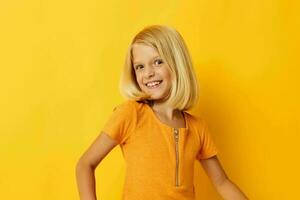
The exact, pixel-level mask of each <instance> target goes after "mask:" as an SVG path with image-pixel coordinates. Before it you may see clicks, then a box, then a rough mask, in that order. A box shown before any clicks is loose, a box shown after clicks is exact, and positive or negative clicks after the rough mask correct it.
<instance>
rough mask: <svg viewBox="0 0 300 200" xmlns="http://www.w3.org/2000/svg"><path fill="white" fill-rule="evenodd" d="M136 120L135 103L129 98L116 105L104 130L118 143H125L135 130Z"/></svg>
mask: <svg viewBox="0 0 300 200" xmlns="http://www.w3.org/2000/svg"><path fill="white" fill-rule="evenodd" d="M135 122H136V111H135V107H134V105H133V103H132V102H130V101H129V100H128V101H126V102H123V103H122V104H119V105H117V106H116V107H114V109H113V112H112V114H111V115H110V117H109V119H108V120H107V121H106V123H105V124H104V127H103V128H102V131H103V132H104V133H105V134H107V135H108V136H110V137H111V138H112V139H114V140H116V141H117V142H118V144H123V143H125V142H126V141H127V140H128V138H129V137H130V135H131V133H132V131H133V130H134V127H135Z"/></svg>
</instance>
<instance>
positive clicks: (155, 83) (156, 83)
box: [146, 81, 159, 86]
mask: <svg viewBox="0 0 300 200" xmlns="http://www.w3.org/2000/svg"><path fill="white" fill-rule="evenodd" d="M158 84H159V81H155V82H151V83H147V84H146V85H147V86H154V85H158Z"/></svg>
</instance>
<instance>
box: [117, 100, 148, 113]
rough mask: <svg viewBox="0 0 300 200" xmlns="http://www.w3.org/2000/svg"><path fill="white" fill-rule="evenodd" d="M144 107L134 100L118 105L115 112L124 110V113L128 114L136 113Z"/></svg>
mask: <svg viewBox="0 0 300 200" xmlns="http://www.w3.org/2000/svg"><path fill="white" fill-rule="evenodd" d="M142 106H143V105H142V103H139V102H137V101H134V100H124V101H123V102H121V103H119V104H117V105H116V106H115V107H114V110H116V109H118V110H123V111H127V112H136V111H138V110H139V109H140V108H141V107H142Z"/></svg>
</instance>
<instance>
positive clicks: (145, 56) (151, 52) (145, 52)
mask: <svg viewBox="0 0 300 200" xmlns="http://www.w3.org/2000/svg"><path fill="white" fill-rule="evenodd" d="M158 56H159V53H158V52H157V50H156V49H155V48H153V47H152V46H149V45H146V44H140V43H139V44H138V43H135V44H133V45H132V60H133V62H143V61H147V60H149V59H153V58H154V57H158Z"/></svg>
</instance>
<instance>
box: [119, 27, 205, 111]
mask: <svg viewBox="0 0 300 200" xmlns="http://www.w3.org/2000/svg"><path fill="white" fill-rule="evenodd" d="M135 43H140V44H144V45H148V46H151V47H153V48H154V49H155V50H156V51H157V52H158V54H159V55H160V56H161V58H162V59H163V61H164V62H165V63H166V64H167V66H168V67H169V69H170V71H171V76H172V77H171V78H172V86H171V89H170V93H169V96H168V98H167V100H166V102H165V103H166V104H167V105H168V106H170V107H172V108H173V109H178V110H189V109H190V108H192V107H193V106H195V104H197V103H198V100H199V85H198V81H197V77H196V75H195V72H194V68H193V65H192V61H191V57H190V54H189V52H188V49H187V47H186V44H185V42H184V40H183V38H182V36H181V35H180V33H178V32H177V31H176V30H175V29H174V28H172V27H169V26H164V25H151V26H147V27H145V28H144V29H143V30H141V31H140V32H139V33H138V34H137V35H136V36H135V37H134V38H133V40H132V42H131V44H130V46H129V48H128V51H127V54H126V58H125V63H124V67H123V72H122V74H121V78H120V83H119V84H120V85H119V89H120V92H121V94H122V96H123V97H125V98H126V99H129V100H134V101H142V102H144V103H150V104H153V100H151V99H150V95H149V94H146V93H145V92H143V91H142V90H141V89H140V87H139V85H138V83H137V80H136V76H135V71H134V68H133V55H132V45H133V44H135Z"/></svg>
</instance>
